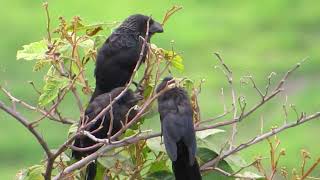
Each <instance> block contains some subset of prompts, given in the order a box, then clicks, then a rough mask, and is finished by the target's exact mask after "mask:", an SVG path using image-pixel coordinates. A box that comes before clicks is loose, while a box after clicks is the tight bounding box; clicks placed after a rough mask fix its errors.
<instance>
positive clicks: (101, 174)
mask: <svg viewBox="0 0 320 180" xmlns="http://www.w3.org/2000/svg"><path fill="white" fill-rule="evenodd" d="M105 171H106V168H105V167H103V166H102V165H101V164H100V163H97V170H96V177H95V179H96V180H99V179H105Z"/></svg>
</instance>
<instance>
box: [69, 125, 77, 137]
mask: <svg viewBox="0 0 320 180" xmlns="http://www.w3.org/2000/svg"><path fill="white" fill-rule="evenodd" d="M77 130H78V123H73V124H72V125H71V126H70V127H69V130H68V137H70V136H72V135H73V134H75V133H76V132H77Z"/></svg>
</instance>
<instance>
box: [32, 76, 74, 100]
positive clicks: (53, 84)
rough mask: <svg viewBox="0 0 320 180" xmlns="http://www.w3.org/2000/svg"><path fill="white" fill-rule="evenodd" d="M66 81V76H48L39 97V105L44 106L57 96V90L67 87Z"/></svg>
mask: <svg viewBox="0 0 320 180" xmlns="http://www.w3.org/2000/svg"><path fill="white" fill-rule="evenodd" d="M68 82H69V80H68V79H67V78H56V77H49V78H48V79H47V81H46V84H45V85H44V87H43V90H42V94H41V95H40V97H39V100H38V103H39V105H40V106H45V105H47V104H48V103H50V102H51V101H53V100H54V99H55V98H56V97H57V96H58V93H59V91H60V90H61V89H63V88H65V87H67V85H68Z"/></svg>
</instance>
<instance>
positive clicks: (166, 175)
mask: <svg viewBox="0 0 320 180" xmlns="http://www.w3.org/2000/svg"><path fill="white" fill-rule="evenodd" d="M143 179H146V180H159V179H161V180H174V176H173V174H172V173H171V172H170V171H156V172H154V173H152V174H149V175H148V176H147V177H144V178H143Z"/></svg>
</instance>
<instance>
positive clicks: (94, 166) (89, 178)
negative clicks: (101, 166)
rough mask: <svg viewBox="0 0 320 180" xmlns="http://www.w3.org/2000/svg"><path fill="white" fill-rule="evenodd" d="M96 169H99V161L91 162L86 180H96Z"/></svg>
mask: <svg viewBox="0 0 320 180" xmlns="http://www.w3.org/2000/svg"><path fill="white" fill-rule="evenodd" d="M96 171H97V163H96V162H94V161H93V162H91V163H90V164H89V165H88V166H87V169H86V178H85V179H86V180H94V178H95V177H96Z"/></svg>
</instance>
